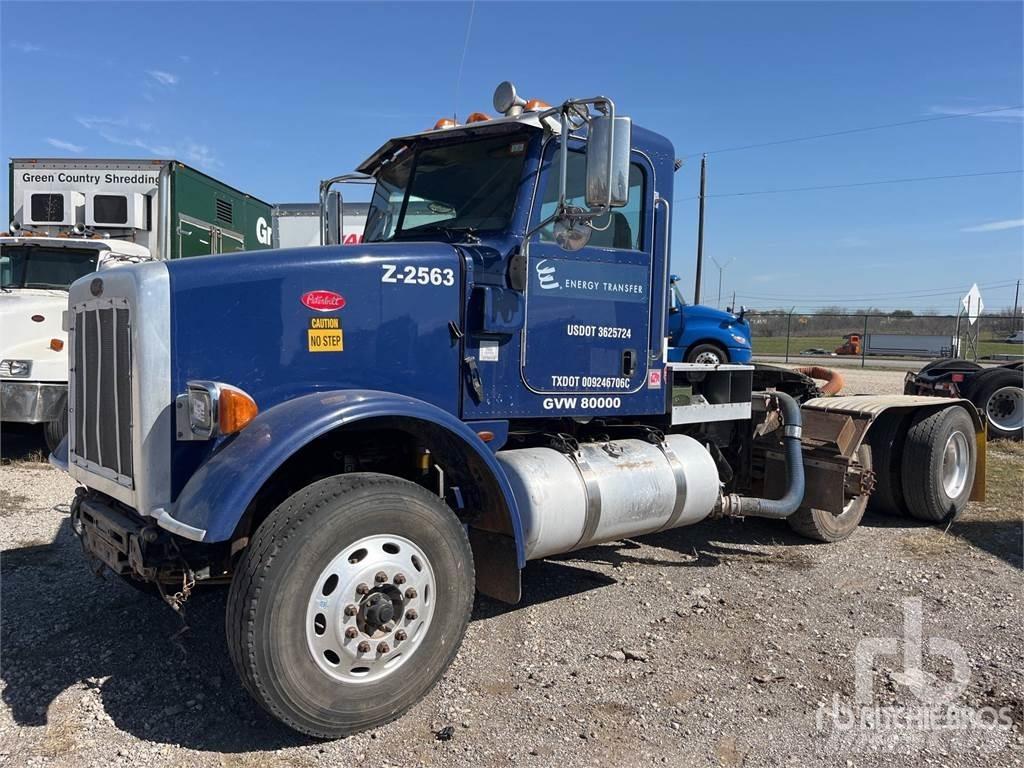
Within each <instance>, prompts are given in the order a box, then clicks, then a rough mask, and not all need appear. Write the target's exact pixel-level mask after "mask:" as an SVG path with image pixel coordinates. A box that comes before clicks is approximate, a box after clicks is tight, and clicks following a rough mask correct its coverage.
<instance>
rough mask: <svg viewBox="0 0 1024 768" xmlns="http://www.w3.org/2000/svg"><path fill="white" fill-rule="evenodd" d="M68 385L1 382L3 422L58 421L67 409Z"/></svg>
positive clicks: (0, 408)
mask: <svg viewBox="0 0 1024 768" xmlns="http://www.w3.org/2000/svg"><path fill="white" fill-rule="evenodd" d="M67 399H68V385H67V384H52V383H45V382H41V381H15V380H13V379H4V380H3V381H0V419H2V420H3V421H18V422H22V423H25V424H41V423H43V422H47V421H56V420H57V419H58V418H60V415H61V412H62V411H63V410H64V409H65V408H67Z"/></svg>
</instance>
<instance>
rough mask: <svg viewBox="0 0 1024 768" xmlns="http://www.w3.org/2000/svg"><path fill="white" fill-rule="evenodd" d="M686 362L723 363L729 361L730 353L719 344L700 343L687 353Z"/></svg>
mask: <svg viewBox="0 0 1024 768" xmlns="http://www.w3.org/2000/svg"><path fill="white" fill-rule="evenodd" d="M686 362H688V363H703V364H704V365H721V364H722V363H728V362H729V353H728V352H726V351H725V350H724V349H722V348H721V347H720V346H718V345H717V344H711V343H707V344H698V345H697V346H695V347H693V348H692V349H690V351H689V352H687V353H686Z"/></svg>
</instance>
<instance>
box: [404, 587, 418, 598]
mask: <svg viewBox="0 0 1024 768" xmlns="http://www.w3.org/2000/svg"><path fill="white" fill-rule="evenodd" d="M416 595H417V592H416V587H409V588H408V589H407V590H405V597H406V599H408V600H412V599H413V598H414V597H416Z"/></svg>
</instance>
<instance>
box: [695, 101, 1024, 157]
mask: <svg viewBox="0 0 1024 768" xmlns="http://www.w3.org/2000/svg"><path fill="white" fill-rule="evenodd" d="M1022 108H1024V105H1021V104H1017V105H1014V106H1012V107H995V108H993V109H980V110H978V111H977V112H960V113H957V114H955V115H935V116H933V117H920V118H917V119H916V120H901V121H900V122H896V123H882V124H881V125H867V126H864V127H862V128H847V129H845V130H842V131H830V132H829V133H816V134H812V135H810V136H796V137H793V138H790V139H776V140H774V141H762V142H758V143H756V144H741V145H738V146H735V147H722V148H720V149H708V150H705V151H703V152H691V153H690V154H688V155H683V157H684V158H685V157H696V156H697V155H701V154H707V155H714V154H719V153H722V152H739V151H741V150H744V149H759V148H761V147H775V146H778V145H780V144H795V143H796V142H799V141H811V140H812V139H827V138H831V137H833V136H846V135H849V134H851V133H864V132H865V131H879V130H882V129H883V128H900V127H903V126H906V125H918V124H920V123H934V122H938V121H940V120H955V119H956V118H960V117H974V116H976V115H989V114H992V113H994V112H1007V111H1009V110H1011V109H1022Z"/></svg>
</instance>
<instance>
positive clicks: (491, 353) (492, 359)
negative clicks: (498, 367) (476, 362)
mask: <svg viewBox="0 0 1024 768" xmlns="http://www.w3.org/2000/svg"><path fill="white" fill-rule="evenodd" d="M480 362H481V363H496V362H498V342H496V341H481V342H480Z"/></svg>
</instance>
